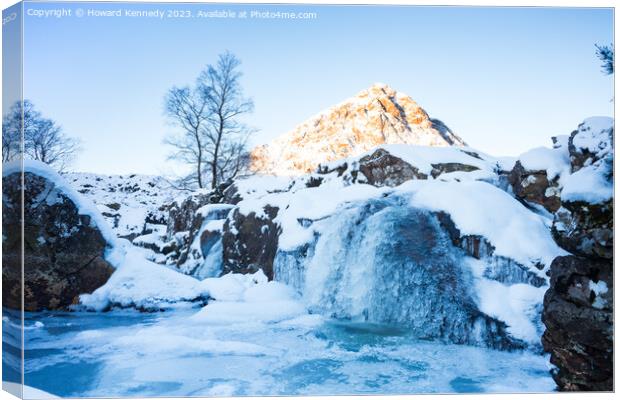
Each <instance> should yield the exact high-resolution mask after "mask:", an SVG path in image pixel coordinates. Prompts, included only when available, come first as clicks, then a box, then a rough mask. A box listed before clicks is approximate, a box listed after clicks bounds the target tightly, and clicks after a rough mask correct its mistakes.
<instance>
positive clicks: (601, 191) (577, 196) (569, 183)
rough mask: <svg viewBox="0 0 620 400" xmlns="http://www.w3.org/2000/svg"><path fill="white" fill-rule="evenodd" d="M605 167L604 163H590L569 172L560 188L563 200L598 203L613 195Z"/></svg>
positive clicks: (612, 188)
mask: <svg viewBox="0 0 620 400" xmlns="http://www.w3.org/2000/svg"><path fill="white" fill-rule="evenodd" d="M606 174H607V168H605V166H604V165H597V166H595V165H591V166H589V167H585V168H582V169H580V170H578V171H577V172H575V173H573V174H571V175H570V176H569V177H567V178H566V180H565V182H564V188H563V189H562V194H561V196H562V200H563V201H570V202H576V201H584V202H586V203H590V204H600V203H604V202H606V201H608V200H609V199H611V198H613V196H614V187H613V181H611V180H608V179H607V178H606V176H605V175H606Z"/></svg>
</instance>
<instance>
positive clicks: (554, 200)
mask: <svg viewBox="0 0 620 400" xmlns="http://www.w3.org/2000/svg"><path fill="white" fill-rule="evenodd" d="M508 182H510V185H511V186H512V191H513V193H514V194H515V196H516V197H517V198H519V199H521V200H524V201H526V202H529V203H534V204H538V205H541V206H543V207H544V208H545V209H546V210H547V211H549V212H552V213H553V212H556V211H557V210H558V209H559V208H560V188H559V184H558V180H557V178H556V179H551V180H550V179H549V177H548V176H547V171H545V170H536V171H531V170H527V169H525V168H524V167H523V165H522V164H521V162H520V161H517V162H516V164H515V166H514V168H513V169H512V171H510V174H509V175H508Z"/></svg>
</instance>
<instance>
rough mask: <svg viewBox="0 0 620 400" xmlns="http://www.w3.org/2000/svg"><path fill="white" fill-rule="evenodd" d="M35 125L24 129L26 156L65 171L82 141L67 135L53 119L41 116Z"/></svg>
mask: <svg viewBox="0 0 620 400" xmlns="http://www.w3.org/2000/svg"><path fill="white" fill-rule="evenodd" d="M33 125H34V129H31V130H24V150H25V156H26V157H28V158H32V159H33V160H39V161H42V162H44V163H46V164H49V165H51V166H53V167H55V168H56V169H57V170H58V171H61V172H62V171H64V170H65V169H66V168H67V167H68V166H69V165H70V164H71V163H72V162H73V160H74V159H75V156H76V155H77V153H78V152H79V150H80V142H79V141H78V140H77V139H75V138H71V137H68V136H67V135H65V134H64V132H63V130H62V128H61V127H60V126H59V125H57V124H56V122H54V121H52V120H51V119H47V118H40V119H38V120H36V121H34V122H33Z"/></svg>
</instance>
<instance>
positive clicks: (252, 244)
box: [222, 206, 281, 280]
mask: <svg viewBox="0 0 620 400" xmlns="http://www.w3.org/2000/svg"><path fill="white" fill-rule="evenodd" d="M277 214H278V208H277V207H271V206H267V207H265V208H264V213H263V215H257V214H256V213H255V212H251V213H249V214H248V215H244V214H242V213H241V212H240V211H239V209H236V210H235V211H233V212H232V215H230V216H229V217H228V219H227V220H226V223H225V224H224V235H223V239H222V244H223V248H224V250H223V251H224V268H223V273H224V274H226V273H228V272H235V273H243V274H245V273H253V272H256V271H258V270H259V269H262V270H263V272H264V273H265V275H266V276H267V277H268V278H269V279H270V280H271V279H273V260H274V258H275V256H276V252H277V250H278V237H279V235H280V233H281V229H280V227H279V226H277V224H276V223H275V222H274V221H273V220H274V218H275V217H276V216H277Z"/></svg>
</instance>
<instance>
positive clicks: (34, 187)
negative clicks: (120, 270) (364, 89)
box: [2, 170, 114, 311]
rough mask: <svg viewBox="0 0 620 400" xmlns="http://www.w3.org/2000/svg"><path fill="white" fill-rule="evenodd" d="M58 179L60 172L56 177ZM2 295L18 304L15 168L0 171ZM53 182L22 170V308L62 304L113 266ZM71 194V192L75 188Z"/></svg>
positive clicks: (91, 224) (90, 222)
mask: <svg viewBox="0 0 620 400" xmlns="http://www.w3.org/2000/svg"><path fill="white" fill-rule="evenodd" d="M56 178H58V179H61V178H60V177H57V176H56ZM2 181H3V201H2V210H3V218H2V228H3V253H4V254H3V268H2V278H3V284H4V289H3V301H4V306H6V307H9V308H15V309H19V308H20V307H21V304H20V303H21V302H20V297H21V296H14V295H11V293H12V294H15V293H17V292H19V290H21V265H20V260H21V250H22V248H21V242H20V240H19V238H20V237H21V232H20V230H21V194H20V193H21V192H20V186H21V185H20V174H19V173H12V174H9V175H6V176H3V179H2ZM57 183H58V182H55V181H54V180H51V179H49V178H48V177H46V176H41V175H39V174H37V173H33V172H29V171H28V170H26V172H25V173H24V216H25V220H24V237H23V239H24V259H23V262H24V271H23V272H24V276H23V279H24V281H23V285H24V286H23V289H24V299H23V307H24V310H26V311H39V310H43V309H49V310H57V309H65V308H67V307H68V306H70V305H72V304H76V303H77V301H78V296H79V295H81V294H84V293H91V292H93V291H94V290H95V289H97V288H99V287H100V286H102V285H103V284H104V283H105V282H106V281H107V280H108V278H109V277H110V276H111V275H112V273H113V272H114V268H113V267H112V265H110V263H109V262H108V261H106V259H105V252H106V250H107V249H108V246H109V243H108V242H107V241H106V239H105V237H104V235H103V234H102V232H101V231H100V229H99V227H98V226H97V225H96V223H95V221H94V217H93V216H92V215H89V214H87V213H84V212H82V210H81V209H80V206H79V204H78V202H79V201H80V200H79V199H76V198H75V197H74V196H73V194H69V193H68V192H67V191H65V189H64V188H63V187H62V186H58V184H57ZM75 196H77V194H75Z"/></svg>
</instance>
